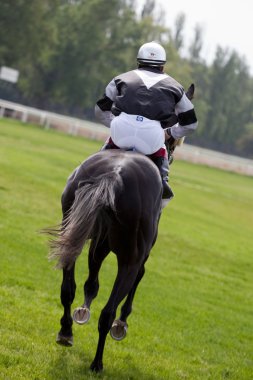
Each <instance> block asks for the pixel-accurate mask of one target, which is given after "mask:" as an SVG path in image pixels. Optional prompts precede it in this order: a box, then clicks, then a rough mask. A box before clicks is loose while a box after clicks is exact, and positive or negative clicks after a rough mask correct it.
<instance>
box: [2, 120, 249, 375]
mask: <svg viewBox="0 0 253 380" xmlns="http://www.w3.org/2000/svg"><path fill="white" fill-rule="evenodd" d="M0 143H1V148H0V168H1V174H0V200H1V203H0V244H1V255H0V260H1V272H0V299H1V308H0V320H1V323H0V336H1V339H0V379H8V380H12V379H13V380H17V379H28V380H31V379H34V380H35V379H38V380H42V379H61V380H65V379H66V380H67V379H68V380H69V379H71V380H77V379H108V380H112V379H118V380H127V379H131V380H133V379H134V380H135V379H136V380H161V379H170V380H179V379H184V380H185V379H192V380H198V379H203V380H206V379H211V380H213V379H214V380H219V379H238V380H246V379H248V380H252V378H253V242H252V234H253V229H252V227H253V212H252V207H253V178H250V177H245V176H241V175H237V174H232V173H228V172H224V171H220V170H217V169H211V168H207V167H204V166H198V165H192V164H188V163H185V162H179V161H177V162H175V163H173V165H172V167H171V186H172V187H173V189H174V191H175V193H176V197H175V199H174V200H173V201H172V202H171V204H170V205H169V207H167V208H166V209H165V210H164V211H163V215H162V218H161V222H160V227H159V235H158V240H157V243H156V245H155V247H154V249H153V250H152V253H151V256H150V258H149V260H148V262H147V265H146V274H145V276H144V278H143V280H142V282H141V283H140V286H139V288H138V290H137V294H136V297H135V300H134V310H133V313H132V315H131V316H130V318H129V320H128V322H129V329H128V335H127V338H126V339H125V340H124V341H122V342H115V341H113V340H112V339H111V338H110V337H109V336H108V338H107V342H106V348H105V355H104V368H105V369H104V372H103V373H102V374H100V375H95V374H92V373H90V371H89V369H88V368H89V365H90V363H91V361H92V359H93V357H94V354H95V350H96V344H97V338H98V332H97V321H98V317H99V313H100V311H101V309H102V307H103V306H104V305H105V303H106V302H107V299H108V296H109V293H110V291H111V287H112V283H113V281H114V279H115V275H116V262H115V257H114V255H110V256H109V257H108V259H107V260H106V261H105V262H104V265H103V267H102V270H101V274H100V292H99V295H98V297H97V298H96V299H95V300H94V302H93V304H92V308H91V312H92V315H91V320H90V322H89V324H88V325H86V326H77V325H75V326H74V346H73V347H72V348H64V347H61V346H58V345H56V344H55V337H56V334H57V332H58V330H59V320H60V318H61V316H62V307H61V304H60V298H59V292H60V283H61V272H60V271H57V270H54V269H53V263H49V262H48V260H47V244H46V237H45V236H42V235H40V234H38V231H39V230H40V229H41V228H44V227H48V226H53V225H55V224H57V223H58V222H59V221H60V217H61V210H60V196H61V192H62V190H63V187H64V185H65V181H66V178H67V177H68V175H69V174H70V173H71V172H72V170H73V169H74V168H75V167H76V166H77V165H78V164H79V163H80V162H81V161H82V160H83V159H85V158H86V157H87V156H89V155H90V154H92V153H93V152H95V151H97V150H98V149H99V147H100V145H99V143H97V142H92V141H88V140H85V139H82V138H77V137H72V136H68V135H65V134H61V133H59V132H55V131H52V130H43V129H41V128H39V127H36V126H32V125H25V124H21V123H19V122H15V121H11V120H7V119H2V120H0ZM86 263H87V254H86V250H85V251H84V252H83V254H82V255H81V257H80V258H79V259H78V263H77V271H76V281H77V293H76V298H75V301H74V304H73V307H77V306H80V305H81V304H82V302H83V294H82V287H83V283H84V281H85V279H86V276H87V264H86Z"/></svg>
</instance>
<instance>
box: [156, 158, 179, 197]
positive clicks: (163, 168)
mask: <svg viewBox="0 0 253 380" xmlns="http://www.w3.org/2000/svg"><path fill="white" fill-rule="evenodd" d="M152 161H153V162H154V164H156V166H157V167H158V170H159V172H160V174H161V178H162V184H163V199H171V198H173V197H174V193H173V191H172V190H171V188H170V186H169V184H168V180H169V161H168V160H167V158H164V157H155V158H152Z"/></svg>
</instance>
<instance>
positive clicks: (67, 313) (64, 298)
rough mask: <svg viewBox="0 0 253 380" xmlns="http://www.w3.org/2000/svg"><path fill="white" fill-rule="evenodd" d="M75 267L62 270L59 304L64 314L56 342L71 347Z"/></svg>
mask: <svg viewBox="0 0 253 380" xmlns="http://www.w3.org/2000/svg"><path fill="white" fill-rule="evenodd" d="M75 291H76V283H75V265H73V266H72V268H71V269H63V280H62V285H61V302H62V305H63V307H64V314H63V316H62V318H61V330H60V332H59V334H58V336H57V339H56V342H57V343H59V344H61V345H63V346H72V345H73V334H72V324H73V321H72V317H71V304H72V302H73V300H74V298H75Z"/></svg>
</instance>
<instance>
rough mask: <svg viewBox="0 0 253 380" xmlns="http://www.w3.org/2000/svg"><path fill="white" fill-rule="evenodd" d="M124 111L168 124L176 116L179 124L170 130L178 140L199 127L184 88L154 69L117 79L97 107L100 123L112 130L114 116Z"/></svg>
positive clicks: (128, 73) (124, 74)
mask: <svg viewBox="0 0 253 380" xmlns="http://www.w3.org/2000/svg"><path fill="white" fill-rule="evenodd" d="M121 112H124V113H126V114H129V115H141V116H143V117H146V118H148V119H150V120H157V121H160V122H162V125H165V124H166V120H169V118H170V117H171V116H172V115H173V114H174V113H176V115H177V116H178V123H177V124H175V125H174V126H173V127H171V130H170V131H171V134H172V136H173V137H174V138H175V139H179V138H181V137H184V136H188V135H189V134H190V133H191V132H193V131H194V130H195V129H196V128H197V118H196V115H195V111H194V106H193V104H192V103H191V101H190V100H189V99H188V98H187V96H186V94H185V92H184V89H183V87H182V86H181V85H180V84H179V83H178V82H177V81H175V80H174V79H173V78H172V77H170V76H169V75H167V74H164V73H162V72H160V71H158V70H156V69H153V68H147V67H145V68H139V69H136V70H132V71H128V72H126V73H123V74H120V75H118V76H117V77H115V78H114V79H113V80H112V81H111V82H110V83H109V84H108V85H107V87H106V90H105V95H104V97H103V98H102V99H100V100H99V101H98V102H97V104H96V107H95V114H96V117H97V118H98V119H99V121H100V122H101V123H102V124H104V125H106V126H107V127H110V124H111V121H112V119H113V118H114V115H117V114H120V113H121Z"/></svg>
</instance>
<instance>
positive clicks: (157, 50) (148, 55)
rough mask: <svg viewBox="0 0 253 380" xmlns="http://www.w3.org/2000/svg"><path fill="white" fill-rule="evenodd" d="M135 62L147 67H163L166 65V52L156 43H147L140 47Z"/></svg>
mask: <svg viewBox="0 0 253 380" xmlns="http://www.w3.org/2000/svg"><path fill="white" fill-rule="evenodd" d="M137 61H138V62H139V63H140V64H145V65H148V66H163V65H164V64H165V63H166V52H165V50H164V48H163V47H162V46H161V45H160V44H158V43H157V42H155V41H152V42H147V43H146V44H144V45H142V46H141V47H140V49H139V51H138V54H137Z"/></svg>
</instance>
